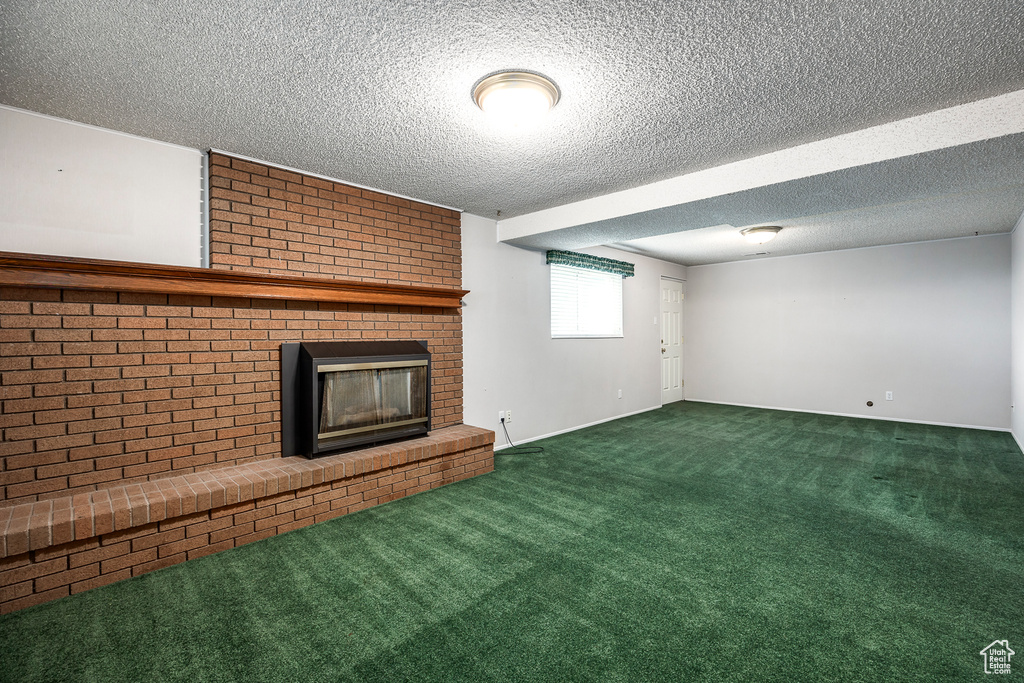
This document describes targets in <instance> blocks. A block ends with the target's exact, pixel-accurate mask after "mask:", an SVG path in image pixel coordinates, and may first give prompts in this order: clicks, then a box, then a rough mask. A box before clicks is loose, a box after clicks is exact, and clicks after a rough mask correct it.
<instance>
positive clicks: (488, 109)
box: [473, 71, 558, 127]
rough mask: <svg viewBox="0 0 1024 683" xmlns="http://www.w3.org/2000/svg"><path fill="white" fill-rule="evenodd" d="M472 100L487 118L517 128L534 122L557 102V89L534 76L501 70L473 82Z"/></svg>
mask: <svg viewBox="0 0 1024 683" xmlns="http://www.w3.org/2000/svg"><path fill="white" fill-rule="evenodd" d="M473 101H474V102H476V104H477V106H478V107H480V109H482V110H483V111H484V113H485V114H487V115H488V116H489V117H491V118H493V119H495V120H497V121H499V122H500V123H502V124H504V125H507V126H512V127H520V126H523V125H529V124H531V123H536V122H537V121H538V120H539V119H540V118H541V117H543V116H544V114H546V113H547V112H548V110H549V109H551V107H553V106H555V104H557V103H558V88H557V87H556V86H555V84H554V83H552V82H551V81H549V80H548V79H546V78H544V77H543V76H540V75H538V74H531V73H527V72H525V71H502V72H501V73H496V74H493V75H491V76H488V77H487V78H485V79H483V80H482V81H480V82H479V83H477V85H476V87H475V88H473Z"/></svg>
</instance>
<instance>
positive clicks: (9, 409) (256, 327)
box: [0, 288, 462, 505]
mask: <svg viewBox="0 0 1024 683" xmlns="http://www.w3.org/2000/svg"><path fill="white" fill-rule="evenodd" d="M324 339H417V340H426V341H427V344H428V348H429V349H430V352H431V354H432V358H431V361H432V375H433V377H432V380H433V382H432V387H431V421H432V425H433V427H434V428H442V427H445V426H448V425H452V424H458V423H460V422H461V421H462V325H461V317H460V316H459V314H458V311H455V310H440V309H421V308H415V307H413V308H409V307H397V306H356V305H345V304H327V303H319V304H318V303H309V302H282V301H272V300H259V299H253V300H250V299H221V298H211V297H186V296H175V295H155V294H118V293H112V292H88V291H75V290H46V289H10V288H7V289H2V288H0V410H2V412H0V456H2V470H0V482H2V484H3V486H2V487H0V505H5V504H7V505H9V504H14V503H20V502H25V501H29V500H35V499H48V498H54V497H58V496H64V495H68V494H69V493H77V492H81V491H87V490H92V489H95V488H98V487H103V486H109V485H113V484H117V483H123V482H125V481H140V480H146V479H152V478H157V477H164V476H173V475H177V474H183V473H185V472H191V471H195V470H200V469H208V468H212V467H223V466H228V465H235V464H239V463H243V462H249V461H254V460H259V459H265V458H274V457H279V456H280V455H281V447H280V405H279V401H280V370H279V363H280V344H281V342H284V341H310V340H324Z"/></svg>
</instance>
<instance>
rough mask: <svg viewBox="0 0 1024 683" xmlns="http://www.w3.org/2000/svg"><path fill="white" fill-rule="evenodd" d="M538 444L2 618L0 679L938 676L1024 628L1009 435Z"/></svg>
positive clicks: (848, 426) (646, 434)
mask: <svg viewBox="0 0 1024 683" xmlns="http://www.w3.org/2000/svg"><path fill="white" fill-rule="evenodd" d="M542 445H543V446H544V447H545V448H546V449H547V450H546V452H545V453H544V454H542V455H510V454H502V453H499V454H498V456H497V469H496V471H495V472H494V473H493V474H489V475H486V476H483V477H479V478H477V479H474V480H471V481H467V482H462V483H459V484H455V485H452V486H449V487H445V488H442V489H439V490H437V491H432V492H429V493H425V494H421V495H418V496H414V497H412V498H408V499H405V500H400V501H396V502H394V503H390V504H388V505H384V506H381V507H378V508H374V509H371V510H366V511H363V512H360V513H358V514H355V515H351V516H348V517H344V518H341V519H337V520H334V521H332V522H328V523H324V524H320V525H317V526H314V527H310V528H306V529H303V530H300V531H296V532H292V533H289V534H285V535H283V536H279V537H276V538H272V539H268V540H266V541H263V542H260V543H255V544H252V545H249V546H244V547H242V548H237V549H235V550H231V551H227V552H224V553H220V554H218V555H213V556H210V557H206V558H203V559H201V560H198V561H193V562H189V563H187V564H184V565H180V566H177V567H172V568H170V569H165V570H162V571H159V572H155V573H153V574H150V575H146V576H142V577H139V578H136V579H132V580H130V581H126V582H123V583H120V584H116V585H113V586H108V587H106V588H102V589H98V590H95V591H91V592H88V593H84V594H82V595H78V596H73V597H71V598H66V599H63V600H60V601H58V602H55V603H50V604H47V605H41V606H39V607H36V608H32V609H28V610H24V611H22V612H19V613H15V614H12V615H7V616H5V617H2V618H0V678H2V679H3V680H15V681H37V680H38V681H43V680H47V681H48V680H74V681H79V680H89V681H119V680H120V681H164V680H182V681H348V680H369V681H400V680H429V681H434V680H445V681H489V680H494V681H525V680H550V681H566V680H608V681H639V680H652V681H668V680H672V681H725V680H736V681H751V680H758V681H801V680H806V681H818V680H832V681H840V680H849V681H914V680H920V681H940V680H973V679H980V678H982V677H983V676H984V674H983V673H982V660H981V656H980V655H979V654H978V653H979V651H980V650H981V649H982V648H983V647H985V646H986V645H988V644H989V643H990V642H992V641H993V640H996V639H1004V638H1005V639H1008V640H1009V644H1010V646H1011V647H1012V648H1016V650H1017V651H1022V650H1021V648H1022V647H1024V456H1022V455H1021V452H1020V451H1019V450H1018V448H1017V446H1016V444H1015V443H1014V442H1013V440H1012V438H1011V437H1010V435H1009V434H1006V433H998V432H985V431H976V430H966V429H953V428H944V427H929V426H922V425H909V424H899V423H892V422H878V421H868V420H856V419H845V418H838V417H827V416H821V415H808V414H799V413H787V412H779V411H766V410H755V409H747V408H736V407H727V406H713V405H708V404H700V403H679V404H673V405H671V406H668V407H666V408H663V409H661V410H657V411H653V412H650V413H645V414H642V415H638V416H635V417H631V418H626V419H623V420H618V421H615V422H610V423H606V424H604V425H601V426H598V427H593V428H590V429H586V430H583V431H579V432H574V433H572V434H566V435H563V436H559V437H556V438H552V439H548V440H546V441H544V442H542ZM1021 657H1022V658H1024V655H1021ZM1012 665H1013V668H1017V662H1016V661H1013V662H1012ZM1020 668H1021V669H1024V659H1021V663H1020ZM1014 674H1015V675H1020V673H1018V672H1016V671H1015V672H1014Z"/></svg>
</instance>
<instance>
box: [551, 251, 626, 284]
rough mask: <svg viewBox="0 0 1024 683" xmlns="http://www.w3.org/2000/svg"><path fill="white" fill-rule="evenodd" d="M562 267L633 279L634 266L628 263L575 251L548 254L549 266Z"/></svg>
mask: <svg viewBox="0 0 1024 683" xmlns="http://www.w3.org/2000/svg"><path fill="white" fill-rule="evenodd" d="M552 263H554V264H557V265H560V266H573V267H575V268H586V269H587V270H599V271H601V272H602V273H615V274H617V275H621V276H622V277H633V264H632V263H628V262H626V261H616V260H615V259H611V258H601V257H600V256H591V255H590V254H580V253H578V252H575V251H558V250H555V249H552V250H551V251H549V252H548V264H549V265H550V264H552Z"/></svg>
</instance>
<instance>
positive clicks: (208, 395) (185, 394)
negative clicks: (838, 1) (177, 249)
mask: <svg viewBox="0 0 1024 683" xmlns="http://www.w3.org/2000/svg"><path fill="white" fill-rule="evenodd" d="M210 162H211V163H210V185H211V206H210V208H211V216H210V217H211V222H210V224H211V240H210V242H211V244H210V246H211V248H210V252H211V263H212V268H211V269H197V268H173V267H166V266H144V265H141V264H123V263H114V262H101V261H86V260H80V259H60V258H44V257H31V256H27V255H16V254H7V255H3V256H0V401H2V403H0V406H2V412H0V430H2V439H0V458H2V470H0V483H2V488H0V611H3V612H9V611H13V610H16V609H20V608H23V607H27V606H29V605H32V604H36V603H39V602H44V601H47V600H51V599H55V598H59V597H61V596H64V595H68V594H71V593H76V592H80V591H82V590H87V589H89V588H92V587H95V586H99V585H103V584H106V583H111V582H113V581H117V580H120V579H123V578H128V577H130V576H135V575H138V574H141V573H143V572H146V571H151V570H153V569H158V568H160V567H164V566H169V565H172V564H176V563H178V562H182V561H184V560H187V559H192V558H194V557H199V556H202V555H206V554H209V553H212V552H217V551H219V550H223V549H227V548H231V547H234V546H236V545H240V544H242V543H246V542H249V541H253V540H258V539H260V538H266V537H268V536H272V535H274V534H277V533H282V532H284V531H288V530H291V529H294V528H298V527H301V526H305V525H307V524H311V523H314V522H317V521H322V520H325V519H330V518H332V517H337V516H339V515H343V514H346V513H348V512H352V511H355V510H359V509H362V508H365V507H369V506H371V505H375V504H378V503H381V502H386V501H389V500H393V499H395V498H399V497H402V496H405V495H409V494H410V493H415V492H418V491H422V490H426V489H429V488H433V487H436V486H440V485H442V484H445V483H449V482H452V481H456V480H459V479H463V478H466V477H471V476H474V475H476V474H481V473H484V472H488V471H490V470H491V469H493V439H494V435H493V432H490V431H487V430H482V429H477V428H473V427H468V426H465V425H462V424H461V423H462V331H461V316H460V312H459V305H460V298H461V296H462V295H463V294H464V293H465V292H463V291H462V290H461V289H459V287H460V285H461V260H460V259H461V251H460V216H459V214H458V213H457V212H454V211H451V210H448V209H442V208H438V207H434V206H430V205H426V204H420V203H416V202H413V201H410V200H405V199H401V198H397V197H390V196H388V195H384V194H381V193H377V192H372V191H368V190H363V189H359V188H354V187H349V186H346V185H342V184H340V183H335V182H331V181H327V180H322V179H319V178H315V177H311V176H306V175H301V174H298V173H295V172H292V171H286V170H282V169H278V168H274V167H271V166H267V165H261V164H256V163H253V162H250V161H246V160H243V159H237V158H232V157H229V156H226V155H222V154H211V159H210ZM324 340H419V341H425V342H426V343H427V345H428V347H429V350H430V354H431V358H432V381H431V386H430V395H431V404H430V405H431V425H432V431H431V433H430V435H429V436H427V437H423V438H419V439H413V440H406V441H399V442H396V443H394V444H390V445H384V446H376V447H373V448H369V449H365V450H362V451H356V452H350V453H343V454H335V455H328V456H325V457H322V458H317V459H314V460H306V459H305V458H300V457H288V458H282V457H281V436H280V413H281V406H280V358H279V350H280V345H281V343H282V342H299V341H324Z"/></svg>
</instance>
